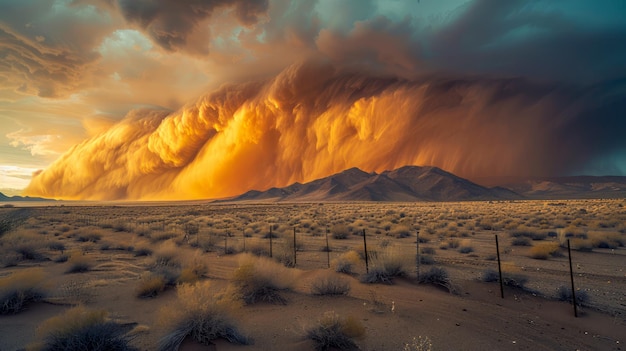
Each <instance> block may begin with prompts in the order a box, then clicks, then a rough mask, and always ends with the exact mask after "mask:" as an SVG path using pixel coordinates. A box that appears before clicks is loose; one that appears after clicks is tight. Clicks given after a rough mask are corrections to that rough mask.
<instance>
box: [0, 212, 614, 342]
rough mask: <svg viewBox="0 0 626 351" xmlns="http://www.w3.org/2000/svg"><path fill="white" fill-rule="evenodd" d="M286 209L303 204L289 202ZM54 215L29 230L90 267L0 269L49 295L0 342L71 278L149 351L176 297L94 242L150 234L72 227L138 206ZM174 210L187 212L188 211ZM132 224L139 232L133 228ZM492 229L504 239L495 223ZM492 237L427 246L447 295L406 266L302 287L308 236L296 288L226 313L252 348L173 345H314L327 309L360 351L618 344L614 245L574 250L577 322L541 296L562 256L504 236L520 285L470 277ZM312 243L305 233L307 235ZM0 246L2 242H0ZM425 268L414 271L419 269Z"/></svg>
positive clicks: (351, 241) (146, 262)
mask: <svg viewBox="0 0 626 351" xmlns="http://www.w3.org/2000/svg"><path fill="white" fill-rule="evenodd" d="M575 205H576V206H578V205H579V204H578V203H576V204H575ZM282 206H286V205H282ZM311 206H313V205H311ZM315 206H317V205H315ZM291 210H294V211H296V212H302V209H301V208H297V206H296V208H294V209H291ZM46 211H47V212H46ZM59 211H65V212H67V210H66V209H47V210H44V212H38V216H39V217H38V219H33V220H32V221H31V222H30V225H31V227H35V228H34V229H35V230H39V231H42V229H43V230H46V231H47V234H45V236H46V238H47V239H48V240H50V239H53V240H58V241H61V242H64V243H65V244H66V246H67V249H68V250H71V249H72V248H78V247H84V246H86V247H87V248H88V249H87V250H86V251H85V255H86V256H88V257H90V259H92V261H93V262H94V267H93V269H92V270H91V271H89V272H86V273H75V274H66V273H64V272H65V271H66V270H67V268H68V265H69V264H70V263H69V262H64V263H55V262H54V261H51V260H49V259H42V260H24V261H20V262H19V263H18V264H17V265H16V266H10V267H5V268H2V269H0V277H3V276H9V275H11V274H13V273H14V272H17V271H20V270H24V269H29V268H32V267H41V268H42V269H43V270H44V271H45V274H46V282H45V283H46V285H47V286H48V287H49V290H50V291H51V292H52V294H51V295H52V296H51V297H50V298H48V299H46V301H44V302H38V303H35V304H31V305H29V306H28V307H27V309H26V310H25V311H22V312H20V313H18V314H15V315H1V316H0V350H2V351H11V350H20V349H23V348H24V347H25V346H26V345H27V344H29V343H30V342H32V341H33V340H35V339H36V337H37V327H38V325H40V324H41V322H42V321H44V320H46V319H48V318H50V317H52V316H55V315H58V314H60V313H62V312H63V311H64V310H66V309H68V308H70V307H71V306H70V305H67V304H65V302H67V300H68V296H67V290H68V288H67V287H68V286H76V285H79V286H82V288H81V289H79V290H80V293H81V299H83V300H84V301H86V305H87V306H88V307H90V308H97V309H104V310H106V311H108V312H109V315H110V317H111V318H113V319H115V320H117V321H119V322H122V323H134V324H136V325H137V326H138V328H137V329H136V330H137V333H136V335H135V338H134V340H133V344H134V345H135V346H137V347H139V348H140V349H141V350H154V349H155V345H156V344H157V343H158V340H159V338H160V337H161V336H162V335H163V331H162V330H160V329H159V328H158V327H157V326H156V325H155V320H156V319H157V316H158V312H159V309H160V308H161V307H162V306H165V305H167V304H170V303H172V302H173V301H174V300H175V299H176V292H175V288H169V289H167V290H166V291H165V292H163V293H162V294H160V295H158V296H157V297H155V298H150V299H140V298H137V297H136V296H135V289H136V287H137V285H138V284H139V277H140V276H141V274H142V273H143V272H145V271H147V270H149V269H150V264H151V263H150V262H151V259H152V258H151V257H143V256H141V257H136V256H135V255H134V253H133V251H132V250H130V251H129V250H121V249H110V248H109V249H107V250H102V249H101V248H100V247H99V245H100V244H101V243H102V242H103V241H105V240H106V241H108V242H111V243H122V242H123V243H125V244H128V243H130V244H132V245H133V246H134V247H135V248H137V247H140V246H150V247H152V248H153V249H155V250H156V249H158V246H159V245H161V242H152V241H150V240H147V239H146V236H145V235H138V234H137V233H138V232H139V231H140V230H138V229H137V225H136V226H135V227H134V228H127V229H128V230H125V231H115V230H113V229H111V228H104V229H103V228H101V227H102V222H93V221H92V222H91V223H90V222H89V220H85V221H83V222H82V223H83V224H78V222H81V220H82V219H84V218H96V217H97V218H101V217H102V213H109V215H110V216H111V217H115V216H120V214H121V213H124V214H125V215H129V216H132V215H133V214H132V211H137V212H147V211H148V210H145V209H141V208H134V207H131V209H130V210H129V209H127V208H119V207H115V208H108V207H95V208H91V207H90V208H82V209H81V208H77V209H72V210H71V212H72V216H73V217H71V218H68V219H67V220H64V219H63V218H62V215H60V214H59ZM120 211H121V212H120ZM150 211H155V212H159V211H160V212H159V213H160V215H161V216H170V217H169V218H177V217H176V216H177V214H176V211H179V209H178V208H176V209H175V210H173V209H171V208H161V209H160V210H155V209H152V210H150ZM185 211H187V212H188V211H189V209H185ZM220 211H221V212H220ZM228 211H229V209H228V208H227V207H225V206H220V207H219V209H215V210H214V214H215V216H216V217H217V216H218V214H219V213H229V212H228ZM255 211H258V209H255ZM263 211H264V214H263V215H264V216H274V215H276V213H282V212H288V210H285V208H284V207H282V208H281V205H277V206H275V207H272V208H269V209H268V208H265V207H264V208H263ZM272 211H278V212H272ZM281 211H282V212H281ZM381 211H382V210H381ZM384 211H386V209H384ZM619 211H621V210H619ZM203 212H204V209H203ZM41 213H44V214H41ZM621 214H622V212H616V213H613V214H611V213H609V215H608V216H609V217H610V216H618V215H621ZM33 216H34V215H33ZM33 218H34V217H33ZM50 218H56V219H57V221H56V222H53V223H51V222H50ZM74 222H76V223H74ZM67 223H70V226H71V227H72V228H71V229H70V230H68V231H64V230H65V229H62V230H61V231H60V234H59V235H58V236H54V233H55V231H56V230H58V229H59V228H60V227H61V226H63V225H67ZM28 225H29V222H26V223H25V224H23V225H22V226H21V227H19V228H18V229H17V230H29V229H28V228H29V227H28ZM105 227H108V226H105ZM139 228H140V229H141V225H139ZM72 230H80V231H81V232H85V231H86V232H90V231H93V232H95V231H98V232H99V233H104V234H103V237H102V238H101V239H99V241H98V243H89V242H87V243H83V242H78V241H76V236H71V235H69V234H68V233H72ZM368 230H369V229H368ZM496 233H500V235H501V236H502V237H503V238H504V237H505V236H504V231H500V232H497V231H496ZM288 234H289V232H285V233H283V234H282V235H283V239H284V240H286V238H290V236H289V235H288ZM493 234H494V232H493V231H479V230H476V232H475V235H473V236H472V237H471V239H472V240H473V246H474V252H473V253H472V254H471V255H470V256H468V255H462V254H459V252H457V251H455V250H449V249H447V250H437V253H436V254H435V255H434V258H435V260H436V265H437V266H442V267H445V268H446V269H447V270H448V271H449V272H450V276H451V278H452V281H453V283H454V285H455V287H456V288H457V293H456V294H452V293H449V292H448V291H446V290H444V289H441V288H437V287H434V286H429V285H419V284H417V283H416V282H415V280H414V279H412V278H411V276H413V275H414V273H415V272H414V271H410V272H409V277H406V278H396V279H394V284H392V285H384V284H363V283H361V282H360V281H359V279H358V276H346V277H347V279H349V280H350V284H351V290H350V292H349V294H348V295H347V296H339V297H334V296H315V295H312V294H311V293H310V287H311V284H312V282H313V281H314V280H315V279H316V277H317V276H319V275H320V274H324V271H325V270H326V269H325V266H326V253H325V252H322V251H320V250H319V249H318V248H317V247H315V245H317V244H314V243H313V242H311V243H310V244H309V243H306V242H305V244H304V246H303V247H302V248H301V252H299V253H298V255H299V257H298V265H297V268H295V269H294V270H295V271H296V274H297V276H298V279H297V282H296V285H295V287H294V289H293V291H290V292H286V293H285V294H284V296H285V297H286V298H287V300H288V302H287V304H286V305H273V304H268V303H257V304H253V305H249V306H244V307H243V308H242V310H241V311H240V314H239V315H238V316H237V320H238V321H239V323H240V326H241V328H242V329H243V330H244V331H245V332H246V333H247V334H248V335H250V336H251V337H252V338H253V339H254V344H253V345H249V346H237V345H231V344H229V343H228V342H226V341H225V340H217V341H216V342H215V345H213V346H211V347H205V346H201V345H198V344H195V343H194V342H192V341H189V340H188V341H186V342H185V343H184V344H183V346H182V347H181V349H182V350H294V349H298V350H313V349H314V345H313V343H312V342H311V341H308V340H306V339H305V338H304V334H305V332H304V331H305V329H306V328H307V327H308V326H310V325H312V324H313V323H315V322H316V320H317V319H318V318H320V317H321V315H322V314H323V313H324V312H326V311H335V312H336V313H338V314H339V315H341V316H352V317H354V318H356V319H358V320H360V321H361V322H362V323H363V325H364V327H365V330H366V332H365V335H364V336H363V337H361V338H359V339H356V343H357V344H358V346H359V347H360V348H361V349H362V350H402V349H403V347H404V345H405V344H406V343H409V342H410V341H411V340H412V338H413V337H417V336H427V337H428V338H430V339H431V340H432V344H433V349H435V350H515V349H519V350H622V349H624V347H623V344H624V342H626V338H625V337H624V336H625V335H626V333H625V331H626V313H625V312H626V302H625V301H624V291H626V290H625V288H626V275H625V274H624V271H623V270H624V269H625V267H626V255H625V254H626V250H624V248H623V247H620V248H617V249H612V250H610V249H594V250H593V251H592V252H578V251H576V252H575V256H574V258H575V262H576V263H575V270H576V278H575V279H576V282H577V284H579V285H580V286H582V287H584V289H586V291H588V292H589V293H590V295H591V297H592V300H591V301H592V303H590V304H589V306H587V307H583V308H581V309H580V310H579V312H580V315H579V318H574V316H573V309H572V305H571V304H569V303H567V302H561V301H557V300H556V299H554V298H553V297H552V296H551V292H552V291H553V290H554V288H555V287H557V286H560V285H565V284H568V283H569V279H568V278H569V276H568V275H567V269H568V265H567V257H555V258H551V259H549V260H534V259H531V258H529V257H527V250H529V248H527V247H516V246H510V245H509V244H508V241H506V243H505V244H503V245H502V251H507V250H508V252H507V254H506V255H505V254H503V256H505V259H506V260H507V261H509V263H511V262H512V263H514V264H515V266H516V267H517V269H518V270H519V272H522V273H525V274H527V275H529V278H530V279H529V283H528V284H527V287H528V289H527V290H520V289H515V288H510V287H505V291H504V294H505V298H504V299H502V298H501V297H500V291H499V286H498V284H497V283H485V282H481V281H479V279H478V278H479V276H480V273H481V272H482V271H483V270H484V269H485V268H486V267H491V268H493V267H496V266H495V264H496V263H495V261H493V260H491V259H485V258H486V257H488V256H491V255H492V253H493V249H492V245H491V241H492V237H493ZM385 238H386V236H385V235H373V236H372V238H371V239H370V240H371V241H370V242H369V243H368V245H370V247H372V248H376V247H378V246H379V245H380V241H381V240H384V239H385ZM506 238H507V239H506V240H509V239H508V237H506ZM253 239H254V235H253V236H252V238H250V239H248V240H249V241H248V245H251V242H252V240H253ZM318 239H319V238H317V237H311V239H310V240H318ZM443 239H446V240H447V238H443ZM170 240H176V239H170ZM192 240H193V239H192ZM319 240H321V239H319ZM392 241H393V244H394V245H397V246H398V247H404V250H405V251H399V252H400V254H404V255H411V253H413V252H415V237H413V238H412V239H411V238H404V239H395V238H392ZM277 242H280V240H278V241H277ZM331 242H332V244H333V245H334V247H336V248H337V251H339V250H340V249H344V250H345V249H350V248H354V249H355V250H358V249H359V248H360V247H361V244H362V238H361V237H358V236H354V237H350V238H348V239H347V240H342V241H340V240H331ZM219 243H221V241H220V242H219ZM235 243H236V244H238V245H239V244H241V243H240V242H236V241H235V239H231V245H235ZM315 243H317V241H315ZM439 245H440V243H439V242H438V241H436V240H435V239H434V236H433V240H431V241H429V242H428V243H424V244H422V247H428V246H431V247H434V248H438V247H439ZM4 248H5V249H6V245H5V246H4ZM307 248H308V249H307ZM220 250H221V249H219V247H218V248H215V249H214V250H212V251H209V252H206V253H203V254H202V257H203V259H204V260H206V262H207V263H208V271H207V273H206V274H205V275H204V276H203V277H202V279H204V280H210V281H212V282H213V284H214V285H215V286H217V287H226V286H227V285H228V284H229V282H230V279H231V277H232V273H233V271H234V270H235V269H236V268H237V266H238V257H237V255H223V253H222V252H220ZM135 251H136V249H135ZM43 252H44V254H45V255H44V256H46V257H49V258H54V256H55V255H58V253H56V252H54V251H51V250H47V251H46V250H45V249H44V251H43ZM178 252H179V254H180V255H181V256H192V255H194V254H196V252H198V249H196V248H193V247H192V245H188V244H187V243H186V242H184V243H183V244H182V245H180V246H179V247H178ZM338 254H339V252H335V251H333V252H332V255H333V256H332V257H335V256H336V255H338ZM429 268H430V267H429V266H422V267H421V269H422V270H427V269H429ZM363 270H364V267H359V268H358V270H357V273H362V271H363ZM64 292H65V293H66V294H65V295H64V294H63V293H64Z"/></svg>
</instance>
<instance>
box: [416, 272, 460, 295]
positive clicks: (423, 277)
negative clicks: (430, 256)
mask: <svg viewBox="0 0 626 351" xmlns="http://www.w3.org/2000/svg"><path fill="white" fill-rule="evenodd" d="M419 282H420V283H421V284H432V285H437V286H441V287H444V288H446V289H447V290H448V291H450V292H452V291H454V288H453V287H452V283H451V281H450V276H449V275H448V271H446V270H445V269H444V268H441V267H432V268H431V269H430V270H428V271H427V272H425V273H422V274H420V278H419Z"/></svg>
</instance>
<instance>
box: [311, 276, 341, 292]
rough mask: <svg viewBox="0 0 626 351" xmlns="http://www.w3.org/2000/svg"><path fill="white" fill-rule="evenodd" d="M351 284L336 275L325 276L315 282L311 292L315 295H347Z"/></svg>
mask: <svg viewBox="0 0 626 351" xmlns="http://www.w3.org/2000/svg"><path fill="white" fill-rule="evenodd" d="M349 291H350V282H349V281H348V280H347V279H346V278H343V277H341V276H338V275H336V274H324V275H322V276H320V277H318V278H317V279H315V280H314V281H313V284H312V285H311V292H312V293H313V294H314V295H347V294H348V292H349Z"/></svg>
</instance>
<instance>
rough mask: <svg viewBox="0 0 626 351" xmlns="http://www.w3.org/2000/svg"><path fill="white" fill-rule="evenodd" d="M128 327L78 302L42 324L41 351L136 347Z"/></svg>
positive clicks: (117, 350)
mask: <svg viewBox="0 0 626 351" xmlns="http://www.w3.org/2000/svg"><path fill="white" fill-rule="evenodd" d="M127 332H128V327H126V326H124V325H122V324H119V323H116V322H114V321H111V320H109V319H107V313H106V312H105V311H102V310H89V309H87V308H85V307H82V306H78V307H74V308H72V309H69V310H67V311H66V312H65V313H63V314H62V315H60V316H56V317H52V318H50V319H48V320H46V321H45V322H44V323H43V324H42V325H41V327H40V328H39V334H40V335H41V339H42V343H41V347H40V348H39V349H40V350H41V351H82V350H110V351H134V350H137V349H136V348H134V347H133V346H131V345H130V344H129V342H130V338H129V337H128V336H127Z"/></svg>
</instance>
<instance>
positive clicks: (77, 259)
mask: <svg viewBox="0 0 626 351" xmlns="http://www.w3.org/2000/svg"><path fill="white" fill-rule="evenodd" d="M68 263H69V264H70V267H69V268H68V269H67V270H66V271H65V273H84V272H87V271H89V270H91V267H92V266H93V263H92V262H91V260H90V259H89V258H88V257H87V256H86V255H85V254H83V253H80V252H78V251H75V252H73V253H71V254H70V258H69V260H68Z"/></svg>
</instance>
